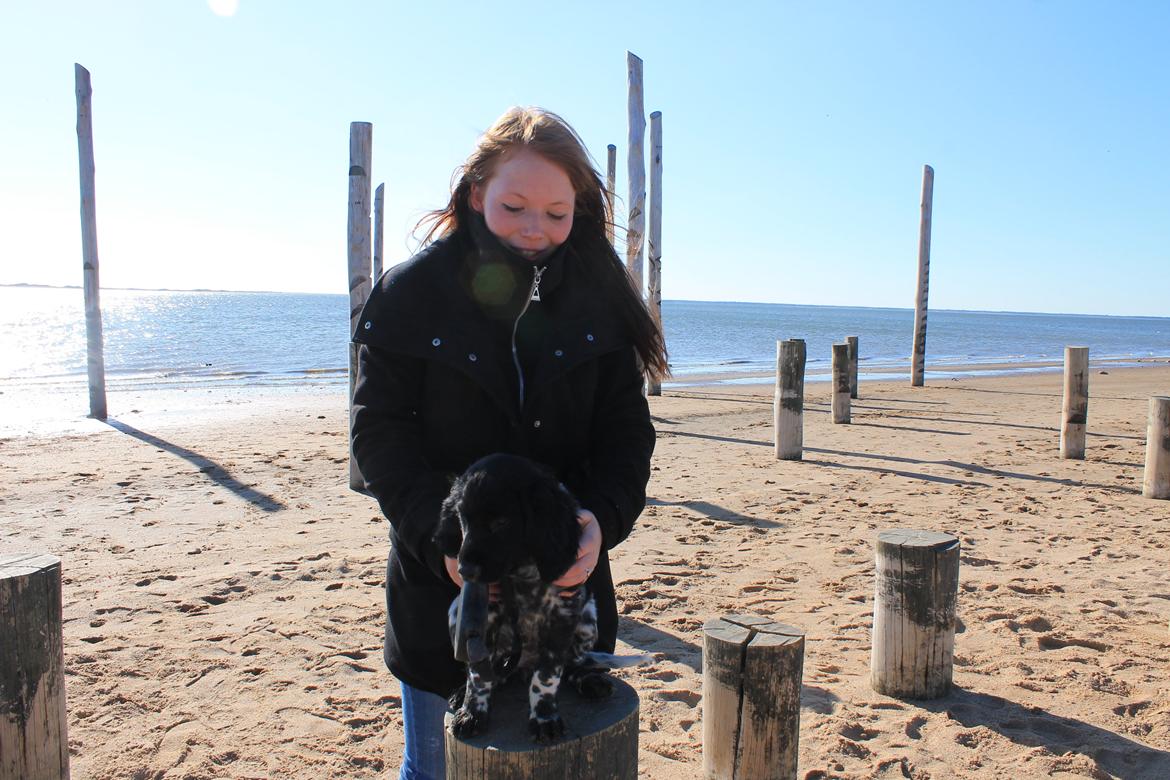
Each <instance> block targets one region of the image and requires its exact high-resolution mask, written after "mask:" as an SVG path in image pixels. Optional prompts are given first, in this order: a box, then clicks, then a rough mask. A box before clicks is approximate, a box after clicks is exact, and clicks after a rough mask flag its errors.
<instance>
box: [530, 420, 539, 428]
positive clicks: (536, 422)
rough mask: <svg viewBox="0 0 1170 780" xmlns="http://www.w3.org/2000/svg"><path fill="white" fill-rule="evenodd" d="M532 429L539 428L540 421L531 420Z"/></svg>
mask: <svg viewBox="0 0 1170 780" xmlns="http://www.w3.org/2000/svg"><path fill="white" fill-rule="evenodd" d="M532 427H533V428H539V427H540V420H533V421H532Z"/></svg>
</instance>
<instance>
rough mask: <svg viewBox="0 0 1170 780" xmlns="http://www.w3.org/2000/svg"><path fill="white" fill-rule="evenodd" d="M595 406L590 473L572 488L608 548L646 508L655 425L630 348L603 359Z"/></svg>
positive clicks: (614, 544) (619, 540)
mask: <svg viewBox="0 0 1170 780" xmlns="http://www.w3.org/2000/svg"><path fill="white" fill-rule="evenodd" d="M599 361H600V365H599V370H598V384H597V396H596V400H595V403H594V408H593V423H592V442H591V444H590V457H589V462H590V468H589V469H588V474H587V475H586V476H584V478H583V479H582V480H581V481H579V482H578V483H577V484H575V485H571V486H570V489H571V490H573V492H574V494H575V495H576V497H577V500H578V501H579V502H580V503H581V506H583V507H585V508H586V509H588V510H590V511H591V512H593V514H594V515H596V517H597V522H598V524H599V525H600V526H601V538H602V543H603V544H604V545H605V548H606V549H607V550H610V549H613V548H614V547H616V546H617V545H618V544H619V543H620V542H621V541H622V540H623V539H625V538H626V537H627V536H629V534H630V531H631V530H633V528H634V521H635V520H637V519H638V515H640V514H641V513H642V510H643V509H644V508H645V506H646V483H647V482H649V480H650V456H651V455H652V454H653V453H654V426H653V425H652V424H651V422H650V407H649V406H648V404H647V403H646V397H645V396H644V395H643V394H642V386H643V377H642V372H641V370H640V369H639V367H638V361H637V357H636V353H635V352H634V349H633V348H632V347H630V348H627V349H622V350H618V351H616V352H611V353H610V354H608V355H604V356H602V357H601V358H600V359H599Z"/></svg>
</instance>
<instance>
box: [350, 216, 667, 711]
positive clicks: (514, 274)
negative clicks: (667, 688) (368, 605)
mask: <svg viewBox="0 0 1170 780" xmlns="http://www.w3.org/2000/svg"><path fill="white" fill-rule="evenodd" d="M476 216H478V215H476ZM573 243H574V242H573V238H572V236H571V235H570V238H569V241H567V242H566V243H565V244H563V245H562V246H561V247H560V248H559V249H558V250H557V251H556V252H555V253H554V254H553V255H552V256H551V257H550V258H548V259H547V260H546V261H544V266H543V267H544V271H543V273H542V274H541V276H540V277H539V298H540V300H539V301H534V300H530V298H531V297H532V293H531V291H532V286H533V277H534V274H535V272H536V266H534V264H533V263H532V262H531V261H529V260H526V259H524V258H522V257H520V256H519V255H517V254H515V253H513V252H511V251H510V250H508V249H507V248H506V247H505V246H504V245H503V244H501V243H500V242H499V240H498V239H496V238H495V237H494V236H493V235H492V234H491V233H490V232H488V231H487V229H486V227H485V226H484V225H483V222H482V218H479V220H478V221H477V222H475V223H473V224H472V225H470V226H467V227H465V228H464V229H463V230H461V231H458V232H456V233H455V234H453V235H451V236H448V237H445V238H443V239H440V240H439V241H437V242H435V243H434V244H432V245H430V246H429V247H427V248H426V249H425V250H423V251H422V252H420V253H419V254H418V255H416V256H415V257H413V258H412V259H410V260H409V261H407V262H405V263H403V264H401V265H398V266H395V267H394V268H391V269H390V270H389V271H387V272H386V274H385V275H383V277H382V279H381V280H379V283H378V284H377V285H376V286H375V288H374V290H373V292H372V293H371V295H370V298H369V300H368V301H367V303H366V306H365V308H364V310H363V311H362V315H361V317H360V318H359V320H358V324H357V329H356V332H355V334H354V338H353V340H354V341H355V342H356V343H357V344H359V345H360V346H359V351H358V367H357V382H356V385H355V389H354V396H353V403H352V417H351V425H352V434H353V436H352V440H353V454H354V457H355V459H356V461H357V464H358V467H359V468H360V470H361V473H362V476H363V478H364V479H365V481H366V485H367V486H368V488H369V490H370V492H371V493H372V494H373V495H374V497H375V498H377V500H378V503H379V505H380V506H381V509H382V512H383V513H384V514H385V515H386V517H387V518H388V519H389V520H390V525H391V530H390V542H391V549H390V556H389V561H388V564H387V583H386V584H387V588H386V600H387V612H388V615H389V617H388V620H387V623H386V644H385V659H386V665H387V666H388V667H389V669H390V671H391V672H393V674H394V675H395V676H396V677H398V678H399V679H401V680H403V681H404V682H406V683H407V684H409V685H411V686H413V687H416V688H421V689H423V690H427V691H431V692H433V693H436V694H439V695H441V696H447V695H448V694H450V693H451V692H452V691H453V690H454V689H455V688H457V687H459V686H460V685H461V684H462V681H463V679H464V677H463V674H464V673H463V670H462V667H461V665H460V664H458V663H457V662H456V661H455V660H454V655H453V653H452V648H451V641H450V637H449V634H448V631H447V607H448V606H449V604H450V603H451V601H452V599H454V598H455V596H456V595H457V594H458V589H457V588H456V587H455V585H454V584H453V583H452V582H451V580H450V579H449V578H448V576H447V572H446V569H445V567H444V565H443V557H442V554H441V553H440V552H439V550H438V548H437V547H436V546H435V544H434V543H433V541H432V535H433V533H434V530H435V527H436V524H437V522H438V514H439V505H440V503H441V502H442V500H443V498H444V497H445V496H446V495H447V492H448V490H449V488H450V486H451V482H452V480H453V479H454V477H455V476H456V475H458V474H459V473H461V472H462V471H463V470H464V469H465V468H466V467H467V466H468V465H470V464H471V463H472V462H474V461H475V460H477V459H478V458H480V457H482V456H484V455H487V454H489V453H492V452H509V453H515V454H520V455H525V456H528V457H530V458H532V459H534V460H536V461H538V462H541V463H544V464H546V465H548V466H550V467H551V468H552V469H553V470H554V471H555V472H556V473H557V474H558V475H559V476H560V478H561V481H562V482H563V483H564V484H565V486H566V487H567V488H568V489H569V490H570V492H572V493H573V495H574V496H575V497H576V498H577V500H578V501H579V502H580V504H581V506H583V507H584V508H586V509H589V510H591V511H592V512H593V513H594V515H596V516H597V520H598V523H599V525H600V526H601V533H602V543H603V544H602V547H603V549H602V553H601V556H600V558H599V560H598V564H597V567H596V569H595V571H594V572H593V574H592V576H591V577H590V579H589V583H588V584H589V587H590V588H591V589H592V591H593V593H594V595H595V597H596V599H597V607H598V628H599V638H598V644H597V647H598V649H600V650H604V651H608V652H612V651H613V649H614V643H615V641H616V638H617V609H616V605H615V599H614V589H613V580H612V577H611V575H610V570H609V559H608V555H607V554H606V550H609V549H612V548H613V547H614V545H616V544H618V543H619V542H621V541H622V540H623V539H624V538H625V537H626V536H627V535H628V534H629V533H630V530H631V529H632V527H633V524H634V521H635V520H636V519H637V517H638V515H639V514H640V513H641V511H642V509H643V507H644V505H645V498H646V493H645V491H646V483H647V481H648V479H649V475H650V456H651V453H652V452H653V449H654V428H653V427H652V425H651V423H650V413H649V409H648V407H647V404H646V399H645V397H644V396H643V395H642V374H641V372H640V370H639V366H638V361H637V358H636V354H635V351H634V348H633V346H632V344H631V342H630V339H629V338H628V336H627V334H626V333H624V332H623V329H622V327H621V326H620V325H619V324H618V323H617V322H616V321H615V318H616V311H615V309H614V307H613V306H611V305H609V303H608V301H607V298H606V294H605V292H604V291H603V290H602V289H601V287H600V285H599V284H597V282H596V280H595V279H593V278H591V277H590V275H589V274H588V273H587V269H585V268H583V267H582V262H581V260H580V258H579V256H578V255H577V254H576V252H575V251H574V248H573Z"/></svg>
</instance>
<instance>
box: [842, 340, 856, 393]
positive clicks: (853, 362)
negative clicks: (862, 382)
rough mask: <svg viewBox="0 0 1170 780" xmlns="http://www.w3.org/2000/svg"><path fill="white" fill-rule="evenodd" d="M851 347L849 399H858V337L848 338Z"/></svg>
mask: <svg viewBox="0 0 1170 780" xmlns="http://www.w3.org/2000/svg"><path fill="white" fill-rule="evenodd" d="M845 343H846V344H848V345H849V397H850V398H856V397H857V336H846V337H845Z"/></svg>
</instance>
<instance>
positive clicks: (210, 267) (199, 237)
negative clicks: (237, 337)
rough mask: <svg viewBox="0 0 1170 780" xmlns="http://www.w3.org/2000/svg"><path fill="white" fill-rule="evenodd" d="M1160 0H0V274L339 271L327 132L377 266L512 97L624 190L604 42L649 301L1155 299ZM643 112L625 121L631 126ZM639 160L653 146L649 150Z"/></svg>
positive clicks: (335, 275) (298, 286)
mask: <svg viewBox="0 0 1170 780" xmlns="http://www.w3.org/2000/svg"><path fill="white" fill-rule="evenodd" d="M1168 30H1170V3H1165V2H1160V1H1157V0H1155V1H1153V2H1140V1H1138V0H1134V1H1132V2H1125V3H1113V2H1105V0H1102V1H1101V2H1078V1H1076V0H1068V1H1067V2H1065V1H1062V2H1055V1H1054V0H1053V1H1048V0H1032V1H1031V2H1029V1H1028V0H987V1H986V2H982V1H981V2H946V3H939V2H869V1H866V2H862V1H861V0H858V1H857V2H840V1H837V0H824V1H823V2H809V1H808V0H803V1H802V2H794V1H790V0H777V1H774V2H761V3H736V4H730V5H726V6H720V5H718V4H715V3H709V2H703V3H699V2H689V1H688V0H675V1H674V2H669V3H653V2H643V3H629V2H608V0H596V1H595V2H589V3H566V2H562V3H555V2H553V3H550V2H547V0H546V1H545V2H540V3H532V2H528V1H527V0H514V1H513V2H509V3H506V4H498V3H483V2H453V1H452V0H430V1H429V2H397V1H393V2H385V1H384V2H360V1H358V0H351V1H348V2H346V1H342V0H337V2H329V3H325V2H307V1H302V0H238V2H233V1H232V0H212V2H208V0H165V2H164V1H161V0H137V1H135V0H100V1H99V0H80V1H77V2H64V1H55V0H40V1H38V2H9V3H4V4H3V6H0V85H2V88H0V100H2V103H0V105H2V106H3V109H2V114H0V283H5V284H9V283H36V284H52V285H67V284H72V285H77V284H80V283H81V278H82V275H81V242H80V226H79V225H80V220H79V195H78V167H77V137H76V131H75V123H76V102H75V96H74V67H73V66H74V63H75V62H76V63H80V64H82V65H83V66H85V67H86V68H87V69H88V70H89V71H90V72H91V74H92V83H93V126H94V152H95V157H96V164H97V173H96V193H97V194H96V202H97V223H98V225H97V232H98V245H99V257H100V269H101V281H102V285H103V286H106V287H146V288H172V289H194V288H212V289H234V290H278V291H298V292H321V293H340V294H344V293H346V292H347V290H348V285H347V279H348V271H347V267H346V220H347V202H348V166H349V156H348V155H349V149H348V139H349V125H350V123H351V122H353V121H366V122H371V123H372V124H373V139H374V140H373V164H372V168H373V183H374V185H377V184H378V183H383V182H384V183H385V187H386V208H385V223H384V224H385V257H386V263H387V265H392V264H394V263H396V262H400V261H401V260H404V259H406V258H407V257H409V255H410V254H411V253H412V252H413V251H415V250H416V249H417V248H418V242H417V240H416V239H415V238H414V237H413V235H412V233H413V227H414V225H415V223H416V222H417V221H418V219H419V218H420V217H421V216H422V215H423V214H424V213H425V212H426V211H428V210H429V209H433V208H437V207H440V206H442V205H443V204H444V203H445V202H446V199H447V196H448V194H449V188H450V183H451V176H452V173H453V172H454V170H455V169H456V167H457V166H458V165H459V164H460V163H461V162H462V160H463V159H464V158H466V156H467V155H468V153H469V152H470V151H471V149H472V147H473V145H474V143H475V141H476V138H477V136H478V135H479V133H481V132H482V131H483V130H484V129H486V128H487V127H488V126H489V125H490V124H491V123H492V121H493V120H494V119H495V118H496V117H497V116H498V115H499V114H501V113H502V112H503V111H504V110H505V109H506V108H507V107H509V106H511V105H517V104H519V105H540V106H544V107H546V108H549V109H551V110H553V111H556V112H557V113H559V114H561V115H562V116H564V117H565V118H566V119H568V120H569V121H570V122H571V123H572V124H573V125H574V126H575V127H576V129H577V130H578V131H579V133H580V134H581V136H582V137H583V138H584V139H585V141H586V143H587V144H588V146H589V150H590V152H591V153H592V155H593V157H594V159H595V160H596V161H597V162H598V165H599V167H600V168H601V169H602V170H604V166H605V160H606V145H607V144H610V143H612V144H615V145H616V146H617V148H618V166H617V173H618V176H617V188H616V189H617V193H618V199H619V204H618V214H619V218H623V219H624V211H625V203H626V202H628V200H629V197H628V184H627V176H626V154H627V116H626V52H627V51H632V52H634V53H635V54H637V55H638V56H639V57H641V58H642V60H643V61H644V78H645V111H646V114H647V115H649V113H650V112H651V111H661V112H662V121H663V192H662V203H663V206H662V208H663V228H662V232H663V236H662V254H663V260H662V294H663V297H664V298H666V299H684V300H724V301H759V302H775V303H793V304H819V305H839V306H880V307H898V308H913V305H914V297H915V285H916V277H917V266H918V258H917V254H918V230H919V216H920V207H919V204H920V198H921V187H922V169H923V165H925V164H929V165H931V166H932V167H933V168H934V170H935V182H934V202H933V232H932V251H931V269H930V306H931V308H942V309H974V310H993V311H998V310H1006V311H1038V312H1068V313H1088V314H1114V315H1145V316H1161V317H1167V316H1170V295H1168V294H1167V291H1168V290H1170V40H1168V33H1167V31H1168ZM648 139H649V132H648V130H647V140H648ZM647 159H649V153H647Z"/></svg>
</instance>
